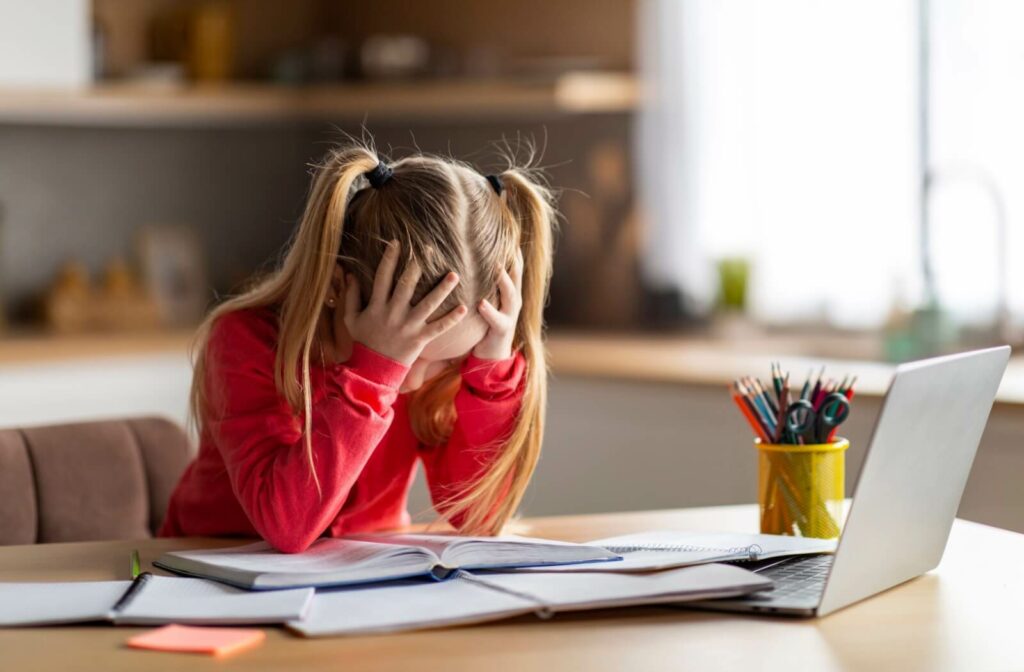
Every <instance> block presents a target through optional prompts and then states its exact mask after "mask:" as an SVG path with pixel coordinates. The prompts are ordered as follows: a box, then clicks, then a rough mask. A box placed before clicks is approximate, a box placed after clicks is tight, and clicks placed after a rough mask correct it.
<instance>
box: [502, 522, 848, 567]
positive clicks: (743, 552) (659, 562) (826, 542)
mask: <svg viewBox="0 0 1024 672" xmlns="http://www.w3.org/2000/svg"><path fill="white" fill-rule="evenodd" d="M588 543H589V544H591V545H594V546H603V547H605V548H608V549H611V550H613V551H615V552H616V553H618V554H619V555H621V556H622V560H619V561H617V562H608V563H601V564H576V565H563V566H561V567H547V568H543V569H523V570H521V571H524V572H529V571H544V572H554V571H560V572H642V571H652V570H657V569H668V568H672V567H686V566H690V565H698V564H703V563H709V562H723V561H736V560H765V559H768V558H778V557H786V556H792V555H811V554H815V553H833V552H835V550H836V540H835V539H812V538H807V537H790V536H783V535H777V534H740V533H734V532H677V531H656V532H640V533H637V534H627V535H623V536H619V537H608V538H605V539H596V540H594V541H591V542H588Z"/></svg>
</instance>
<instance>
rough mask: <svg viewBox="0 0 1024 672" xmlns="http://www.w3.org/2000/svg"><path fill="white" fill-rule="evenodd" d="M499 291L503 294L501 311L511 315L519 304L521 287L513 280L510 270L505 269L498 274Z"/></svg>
mask: <svg viewBox="0 0 1024 672" xmlns="http://www.w3.org/2000/svg"><path fill="white" fill-rule="evenodd" d="M498 291H499V292H500V295H501V312H502V313H504V314H505V315H511V314H512V313H513V312H514V311H515V310H516V306H517V305H519V288H518V287H516V284H515V282H513V281H512V277H511V276H510V275H509V274H508V271H505V270H503V271H502V272H501V274H500V275H499V276H498Z"/></svg>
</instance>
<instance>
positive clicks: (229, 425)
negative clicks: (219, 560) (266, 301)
mask: <svg viewBox="0 0 1024 672" xmlns="http://www.w3.org/2000/svg"><path fill="white" fill-rule="evenodd" d="M276 343H277V318H276V315H275V314H274V313H273V312H272V311H270V310H269V309H261V310H246V311H239V312H236V313H231V314H228V315H225V316H224V317H222V318H220V319H219V320H218V321H217V323H216V324H215V325H214V328H213V331H212V333H211V335H210V339H209V343H208V345H207V353H206V362H207V374H206V375H207V379H206V383H205V384H206V389H207V391H208V392H207V394H208V402H209V403H208V405H207V406H208V408H209V409H210V410H209V413H208V415H207V417H206V418H205V419H204V420H205V422H204V423H203V428H202V435H201V437H200V442H199V454H198V455H197V457H196V459H195V461H193V462H192V464H191V465H189V467H188V469H186V471H185V473H184V474H183V475H182V477H181V481H180V482H179V483H178V486H177V488H176V489H175V491H174V494H173V495H172V496H171V502H170V506H169V508H168V511H167V517H166V519H165V520H164V524H163V527H162V528H161V530H160V536H186V535H200V536H234V535H241V536H255V535H259V536H261V537H263V538H264V539H266V540H267V541H268V542H270V543H271V544H272V545H273V546H274V547H275V548H277V549H279V550H281V551H284V552H287V553H293V552H299V551H302V550H305V549H306V548H307V547H308V546H309V545H310V544H312V543H313V541H315V540H316V539H317V538H318V537H320V536H324V535H326V536H339V535H343V534H346V533H352V532H370V531H375V530H386V529H393V528H397V527H401V526H403V525H407V524H408V523H409V514H408V512H407V511H406V500H407V497H408V492H409V487H410V486H411V485H412V481H413V477H414V475H415V470H416V460H417V459H421V460H423V463H424V465H425V467H426V474H427V481H428V483H429V485H430V494H431V497H432V499H433V501H434V503H435V505H436V504H437V503H438V502H440V501H442V500H444V499H445V498H446V497H448V496H450V495H451V494H452V492H453V491H457V490H458V489H459V488H460V487H461V486H463V485H465V484H466V483H469V482H472V481H473V480H474V479H475V478H477V477H478V476H479V475H480V474H482V473H483V470H484V469H486V468H487V465H488V464H490V462H491V460H492V459H493V458H494V456H495V453H496V451H498V450H500V449H501V445H502V440H503V439H504V438H505V437H506V436H508V434H509V433H510V432H511V429H512V427H513V424H514V421H515V417H516V414H517V413H518V410H519V405H520V400H521V398H522V385H521V384H520V383H521V382H522V379H523V373H524V371H525V366H526V364H525V361H524V359H523V357H522V355H521V354H516V355H514V356H513V357H511V358H509V359H506V360H500V361H490V360H482V359H478V358H476V357H473V356H472V355H469V356H468V357H467V358H466V360H465V362H464V363H463V365H462V370H461V372H462V388H461V389H460V390H459V392H458V393H457V395H456V397H455V408H456V412H457V414H458V420H457V421H456V423H455V428H454V431H453V432H452V435H451V438H450V439H449V440H448V442H447V443H445V444H444V445H440V446H424V445H422V444H420V442H419V441H418V440H417V439H416V437H415V435H414V434H413V432H412V427H411V425H410V422H409V417H408V414H409V410H408V404H407V398H406V395H404V394H400V393H399V392H398V387H399V385H400V384H401V383H402V381H403V380H404V378H405V375H406V373H407V372H408V368H407V367H406V366H405V365H403V364H400V363H398V362H396V361H394V360H392V359H389V358H387V357H385V356H383V355H381V354H379V353H377V352H375V351H373V350H371V349H369V348H367V347H365V346H362V345H360V344H358V343H357V344H355V347H354V349H353V351H352V356H351V357H350V358H349V360H348V361H347V362H345V363H343V364H336V365H331V366H327V367H319V366H313V367H311V372H310V373H311V376H312V403H313V405H312V409H313V431H312V443H313V460H314V462H315V463H316V469H317V475H318V477H319V479H320V488H321V492H322V495H321V494H320V493H318V492H317V489H316V485H315V483H314V482H313V479H312V477H311V472H310V466H309V462H308V459H307V456H306V443H305V439H304V437H303V418H302V417H301V416H299V415H296V414H295V413H293V412H292V410H291V408H290V407H289V405H288V403H287V401H286V400H285V399H284V397H282V396H281V395H280V394H278V392H277V389H276V387H275V385H274V356H275V348H276ZM457 522H458V521H456V523H457Z"/></svg>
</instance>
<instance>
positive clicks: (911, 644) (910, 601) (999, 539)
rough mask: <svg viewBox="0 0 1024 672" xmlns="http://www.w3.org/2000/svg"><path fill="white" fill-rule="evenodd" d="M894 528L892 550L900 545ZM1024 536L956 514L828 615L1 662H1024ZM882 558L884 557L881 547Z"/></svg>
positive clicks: (593, 621) (651, 521)
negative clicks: (940, 542)
mask: <svg viewBox="0 0 1024 672" xmlns="http://www.w3.org/2000/svg"><path fill="white" fill-rule="evenodd" d="M756 524H757V522H756V512H755V510H754V507H752V506H730V507H714V508H703V509H684V510H677V511H657V512H645V513H628V514H608V515H594V516H569V517H559V518H539V519H534V520H526V521H523V522H522V523H521V524H520V529H517V530H516V531H517V532H522V533H528V534H535V535H538V536H548V537H552V538H559V539H568V540H580V541H582V540H586V539H589V538H595V537H599V536H604V535H611V534H618V533H626V532H634V531H640V530H645V529H658V528H662V529H665V528H678V529H690V530H723V529H727V530H737V531H752V530H753V529H754V528H755V526H756ZM230 543H232V542H225V541H223V540H195V539H189V540H167V539H161V540H150V541H140V542H134V543H133V542H105V543H79V544H52V545H44V546H35V547H32V546H17V547H7V548H0V580H46V581H49V580H54V581H56V580H69V579H114V578H122V579H123V578H125V573H126V571H127V566H128V555H129V551H130V549H131V548H133V547H137V548H139V549H140V551H141V554H142V558H143V560H144V561H145V562H146V563H147V564H148V563H149V561H152V560H153V559H154V558H155V557H156V556H157V555H159V554H160V553H161V552H163V551H165V550H168V549H172V548H189V547H197V546H201V545H205V546H216V545H228V544H230ZM898 543H899V542H898V540H893V552H894V553H896V552H898V550H897V549H898ZM1022 558H1024V535H1020V534H1016V533H1013V532H1006V531H1003V530H999V529H996V528H992V527H986V526H984V525H978V524H976V523H969V522H965V521H960V520H958V521H957V522H956V524H955V525H954V526H953V533H952V536H951V538H950V541H949V546H948V548H947V550H946V555H945V557H944V558H943V561H942V564H941V565H940V566H939V568H938V569H937V570H935V571H934V572H931V573H929V574H928V575H926V576H924V577H921V578H918V579H915V580H914V581H911V582H909V583H907V584H905V585H903V586H900V587H898V588H896V589H893V590H891V591H889V592H887V593H885V594H882V595H880V596H877V597H875V598H873V599H870V600H867V601H865V602H862V603H860V604H857V605H854V606H852V607H849V608H847V609H845V610H843V611H840V612H837V613H835V614H833V615H831V616H829V617H827V618H824V619H820V620H793V619H787V618H771V617H768V618H765V617H752V616H739V615H727V614H713V613H703V612H695V611H693V612H691V611H677V610H673V609H669V608H664V607H657V608H655V607H651V608H642V609H628V610H620V611H605V612H598V613H590V614H578V615H560V616H557V617H555V618H554V619H553V620H552V621H547V622H543V621H539V620H537V619H536V618H534V617H523V618H519V619H516V620H513V621H507V622H504V623H496V624H493V625H484V626H473V627H463V628H454V629H448V630H436V631H426V632H417V633H409V634H402V635H386V636H372V637H357V638H336V639H321V640H304V639H301V638H298V637H295V636H293V635H291V634H289V633H288V632H287V631H285V630H282V629H276V628H270V629H268V631H269V632H268V635H269V636H268V638H267V641H266V643H265V644H264V645H263V646H261V647H260V648H258V649H254V650H252V651H248V652H245V653H241V654H239V655H237V656H235V657H232V658H228V659H225V660H215V659H212V658H207V657H202V656H189V655H184V654H166V653H153V652H145V651H133V650H129V649H126V648H125V647H124V641H125V639H127V637H128V636H129V635H132V634H134V633H137V632H140V631H141V630H140V629H138V628H123V627H121V628H114V627H111V626H105V625H94V626H87V627H62V628H33V629H22V630H3V631H0V669H3V670H29V669H31V670H74V669H96V670H105V671H107V670H112V671H113V670H181V669H189V670H191V671H193V672H196V671H199V670H204V669H214V668H221V667H230V668H244V669H252V670H260V669H295V670H318V669H325V670H326V669H346V670H417V669H422V670H445V671H446V672H448V671H451V672H455V671H458V670H481V669H483V670H488V671H498V670H533V669H537V670H559V671H560V670H583V669H587V670H623V669H630V670H637V671H640V670H655V669H683V667H684V666H685V668H686V669H694V670H708V669H747V670H749V669H754V670H775V669H778V670H785V671H786V672H793V671H794V670H805V669H806V670H828V669H844V670H849V669H870V670H872V671H873V672H877V671H879V670H890V669H899V670H938V669H965V670H1011V669H1013V670H1020V669H1024V644H1022V642H1021V618H1020V606H1019V605H1021V604H1024V561H1022ZM880 560H881V561H884V559H880Z"/></svg>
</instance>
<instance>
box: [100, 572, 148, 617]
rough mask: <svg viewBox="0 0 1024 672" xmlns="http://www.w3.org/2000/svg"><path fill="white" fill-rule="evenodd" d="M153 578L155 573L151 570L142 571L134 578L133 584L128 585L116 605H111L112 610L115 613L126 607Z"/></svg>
mask: <svg viewBox="0 0 1024 672" xmlns="http://www.w3.org/2000/svg"><path fill="white" fill-rule="evenodd" d="M152 578H153V575H152V574H150V573H149V572H142V573H141V574H139V575H138V576H136V577H135V578H134V579H132V585H130V586H128V590H126V591H125V592H124V595H122V596H121V599H119V600H118V601H117V602H115V603H114V606H113V607H111V609H110V610H111V611H112V612H114V613H117V612H118V611H121V609H124V607H125V606H127V604H128V603H129V602H131V601H132V598H133V597H135V595H136V594H137V593H138V592H139V591H140V590H142V587H143V586H145V585H146V582H147V581H149V580H150V579H152Z"/></svg>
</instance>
